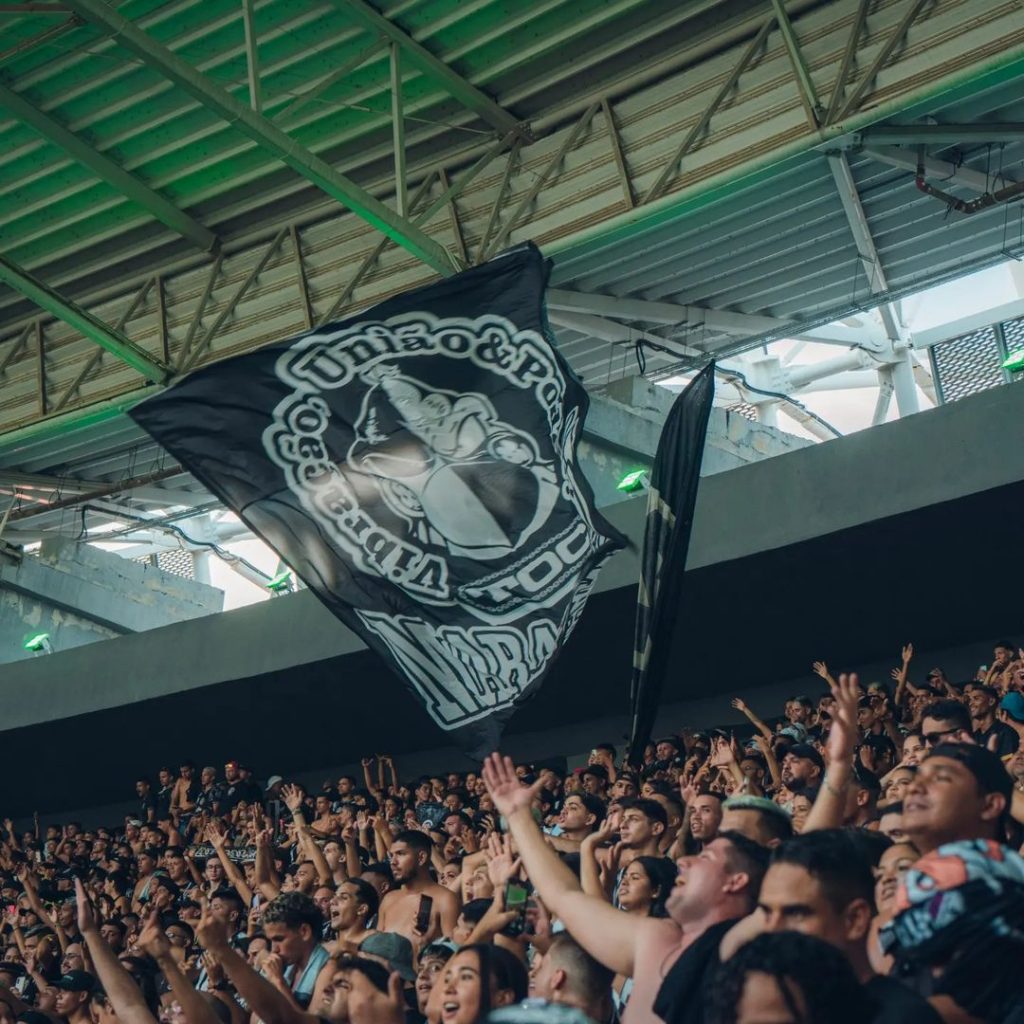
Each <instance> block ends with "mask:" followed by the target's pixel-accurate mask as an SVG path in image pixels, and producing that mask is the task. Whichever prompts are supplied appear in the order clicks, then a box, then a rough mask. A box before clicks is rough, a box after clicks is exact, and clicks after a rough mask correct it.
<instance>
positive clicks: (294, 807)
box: [281, 783, 304, 814]
mask: <svg viewBox="0 0 1024 1024" xmlns="http://www.w3.org/2000/svg"><path fill="white" fill-rule="evenodd" d="M281 798H282V799H283V800H284V803H285V807H287V808H288V810H289V811H291V812H292V814H294V813H295V812H296V811H299V810H301V809H302V801H303V799H304V797H303V795H302V790H301V789H299V787H298V786H296V785H295V784H294V783H286V784H285V785H283V786H282V787H281Z"/></svg>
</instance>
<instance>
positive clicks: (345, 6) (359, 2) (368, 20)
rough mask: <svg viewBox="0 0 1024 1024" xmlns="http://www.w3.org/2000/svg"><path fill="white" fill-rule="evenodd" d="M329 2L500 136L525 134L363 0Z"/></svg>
mask: <svg viewBox="0 0 1024 1024" xmlns="http://www.w3.org/2000/svg"><path fill="white" fill-rule="evenodd" d="M331 3H333V4H334V6H335V7H337V8H339V9H340V10H342V11H344V12H345V14H347V15H348V16H349V17H351V18H352V19H353V20H354V21H357V22H358V23H359V24H360V25H362V26H363V28H365V29H367V30H368V31H370V32H373V33H374V34H375V35H381V36H384V37H385V38H386V39H388V40H389V41H390V42H392V43H394V44H395V45H396V46H398V47H400V48H401V50H402V52H403V53H404V54H405V56H406V57H407V58H408V60H409V63H410V64H411V65H412V66H413V67H414V68H416V70H417V71H419V72H421V73H422V74H424V75H426V76H427V77H428V78H431V79H433V80H434V81H435V82H438V83H439V84H440V85H443V86H444V88H445V89H446V90H447V91H448V92H449V93H451V95H452V96H454V97H455V99H457V100H458V101H459V102H460V103H461V104H462V105H463V106H464V107H467V108H468V109H470V110H472V111H473V112H474V113H475V114H479V116H480V117H481V118H483V120H485V121H486V122H487V123H488V124H490V125H493V127H495V128H497V130H498V131H499V132H501V134H502V135H506V134H507V133H508V132H510V131H517V132H519V133H520V134H524V135H527V136H528V134H529V132H528V130H527V128H526V126H525V125H524V124H523V123H522V122H521V121H520V120H519V119H518V118H517V117H515V116H513V115H512V114H510V113H509V112H508V111H507V110H505V109H504V108H503V107H501V106H499V105H498V104H497V103H495V101H494V100H492V99H491V97H490V96H488V95H487V94H486V93H485V92H483V91H481V90H480V89H478V88H477V87H476V86H475V85H470V83H469V82H467V81H466V79H464V78H463V77H462V76H461V75H459V74H458V73H457V72H455V71H453V70H452V69H451V68H450V67H448V65H447V64H445V63H444V61H442V60H440V59H439V58H437V57H435V56H434V55H433V54H432V53H431V52H430V51H429V50H428V49H426V48H425V47H424V46H421V45H420V44H419V43H418V42H416V40H415V39H413V38H412V37H411V36H409V35H407V34H406V32H405V31H404V30H403V29H401V28H399V27H398V26H397V25H396V24H395V23H394V22H393V21H389V20H388V19H387V18H385V17H384V15H382V14H381V13H379V12H378V11H376V10H374V8H373V7H371V6H370V5H369V4H368V3H366V2H365V0H331Z"/></svg>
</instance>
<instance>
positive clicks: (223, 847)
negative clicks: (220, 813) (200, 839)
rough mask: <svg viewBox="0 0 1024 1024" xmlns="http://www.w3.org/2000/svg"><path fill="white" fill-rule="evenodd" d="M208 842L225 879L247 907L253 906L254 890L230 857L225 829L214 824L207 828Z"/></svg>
mask: <svg viewBox="0 0 1024 1024" xmlns="http://www.w3.org/2000/svg"><path fill="white" fill-rule="evenodd" d="M206 841H207V842H208V843H209V844H210V845H211V846H212V847H213V849H214V852H215V853H216V854H217V860H219V861H220V863H221V866H222V867H223V868H224V877H225V878H227V880H228V881H229V882H230V883H231V884H232V885H233V886H234V887H235V891H236V892H237V893H238V895H239V896H241V897H242V899H243V900H244V901H245V905H246V906H247V907H251V906H252V889H250V888H249V886H248V884H247V883H246V881H245V875H244V874H242V872H241V871H239V870H238V865H237V864H236V863H235V862H234V861H233V860H232V859H231V858H230V857H229V856H228V851H227V836H226V835H225V833H224V827H223V826H222V825H220V824H218V823H217V822H212V823H211V824H210V825H208V826H207V828H206Z"/></svg>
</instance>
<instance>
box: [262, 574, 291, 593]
mask: <svg viewBox="0 0 1024 1024" xmlns="http://www.w3.org/2000/svg"><path fill="white" fill-rule="evenodd" d="M266 587H267V590H275V591H281V590H291V587H292V574H291V570H290V569H285V571H284V572H279V573H278V574H277V575H276V576H275V577H274V578H273V579H272V580H271V581H270V582H269V583H268V584H267V585H266Z"/></svg>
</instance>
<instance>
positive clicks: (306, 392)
mask: <svg viewBox="0 0 1024 1024" xmlns="http://www.w3.org/2000/svg"><path fill="white" fill-rule="evenodd" d="M275 370H276V373H277V375H278V377H279V378H280V379H281V380H282V381H283V382H284V383H286V384H287V385H288V386H289V388H290V391H291V393H290V394H289V395H288V397H287V398H285V399H284V400H283V401H281V402H280V403H279V404H278V405H277V407H276V408H275V410H274V416H273V423H272V425H271V426H270V427H269V428H268V429H267V430H266V432H265V433H264V439H263V440H264V447H265V449H266V451H267V453H268V455H269V456H270V457H271V458H272V459H273V460H274V461H275V462H276V463H277V465H279V466H280V467H281V468H282V470H283V471H284V475H285V480H286V482H287V485H288V488H289V490H290V491H291V492H292V493H293V494H294V495H295V496H296V497H297V498H298V500H299V501H300V502H301V504H302V506H303V507H304V508H305V509H306V511H307V512H308V513H309V514H310V515H312V516H314V517H315V518H316V520H317V522H318V523H319V524H320V525H321V527H322V529H323V530H324V531H325V532H326V533H327V534H328V535H329V536H330V538H331V539H332V541H334V543H336V544H337V545H338V546H339V547H340V548H341V549H342V550H343V551H344V552H345V553H346V554H347V555H348V556H349V558H350V559H351V560H352V561H353V562H354V563H355V565H356V566H357V567H358V568H359V569H360V570H361V571H363V572H368V573H372V574H374V575H376V576H381V577H383V578H385V579H387V580H389V581H390V582H392V583H393V584H395V585H396V586H398V587H400V588H401V589H402V590H404V591H405V592H406V593H407V594H408V595H409V596H410V597H414V598H415V599H416V600H417V601H422V600H428V601H434V602H438V603H448V602H451V601H455V600H460V601H463V602H465V603H467V604H469V605H470V606H472V607H473V608H475V609H476V610H477V611H478V612H479V613H481V614H482V615H484V616H486V617H497V618H500V617H501V616H502V615H505V614H507V613H511V612H512V611H514V609H516V608H517V607H520V606H521V605H522V603H523V602H525V601H527V600H529V601H532V602H538V601H539V602H540V603H542V604H543V603H546V602H547V601H548V600H550V602H551V603H553V602H554V601H556V600H558V599H560V598H561V597H562V596H564V594H565V593H566V592H568V590H569V589H570V588H571V587H572V586H573V584H574V583H575V582H576V581H577V574H578V569H579V565H580V562H581V561H583V560H584V559H588V558H589V556H591V555H592V554H593V553H594V551H595V550H596V549H597V548H599V547H600V546H601V544H602V541H603V538H601V537H600V536H599V535H598V534H597V533H596V531H594V529H593V527H592V525H591V524H590V516H589V514H588V511H589V509H588V505H587V502H586V500H585V499H584V497H583V495H582V493H581V492H580V490H579V487H578V484H577V481H576V479H575V473H574V466H573V462H572V459H573V453H574V445H575V438H576V432H577V430H578V426H579V424H578V420H577V410H576V409H575V408H570V409H568V410H567V409H566V408H565V402H564V397H565V381H564V378H563V377H562V373H561V369H560V366H559V364H558V361H557V359H556V358H555V356H554V353H553V352H552V350H551V347H550V345H549V343H548V341H547V340H546V339H545V338H544V337H543V335H541V334H539V333H538V332H536V331H529V330H520V329H519V328H517V327H516V326H515V324H513V323H511V322H510V321H508V320H507V319H505V318H502V317H498V316H493V315H489V316H485V317H480V318H477V319H474V320H467V319H458V318H446V319H439V318H437V317H434V316H432V315H429V314H425V313H416V314H407V315H404V316H401V317H395V318H392V319H389V320H387V321H374V322H367V323H357V324H354V325H351V326H346V327H342V328H340V329H338V330H337V331H326V332H324V333H318V334H313V335H309V336H307V337H304V338H301V339H299V341H297V342H296V343H295V344H294V345H293V346H291V347H290V348H289V349H288V351H287V352H285V353H284V354H283V355H282V356H281V357H280V358H279V359H278V361H277V364H276V367H275Z"/></svg>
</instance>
